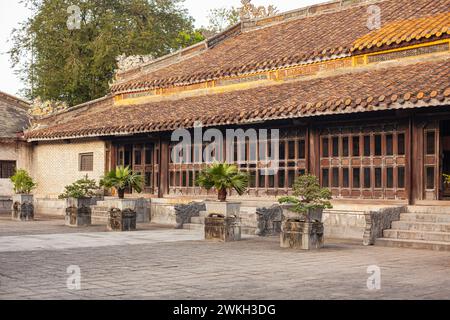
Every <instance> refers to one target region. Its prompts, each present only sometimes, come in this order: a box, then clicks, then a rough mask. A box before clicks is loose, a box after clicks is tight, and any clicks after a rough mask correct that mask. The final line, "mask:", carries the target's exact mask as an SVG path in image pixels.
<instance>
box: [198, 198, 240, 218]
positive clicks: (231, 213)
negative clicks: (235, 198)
mask: <svg viewBox="0 0 450 320" xmlns="http://www.w3.org/2000/svg"><path fill="white" fill-rule="evenodd" d="M205 205H206V211H208V213H209V214H216V215H221V216H223V217H239V215H240V212H241V203H240V202H232V201H225V202H221V201H205Z"/></svg>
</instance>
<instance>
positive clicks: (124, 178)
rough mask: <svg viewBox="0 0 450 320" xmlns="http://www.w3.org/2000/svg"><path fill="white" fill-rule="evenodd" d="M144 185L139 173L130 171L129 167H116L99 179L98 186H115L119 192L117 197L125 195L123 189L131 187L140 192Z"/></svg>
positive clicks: (121, 197)
mask: <svg viewBox="0 0 450 320" xmlns="http://www.w3.org/2000/svg"><path fill="white" fill-rule="evenodd" d="M143 185H144V179H143V178H142V176H141V175H139V174H137V173H134V172H132V171H131V169H130V167H129V166H128V167H123V166H120V167H117V168H116V170H112V171H110V172H108V173H107V174H106V176H104V177H103V178H102V179H101V180H100V186H101V187H105V188H108V189H110V188H115V189H116V190H117V193H118V194H119V198H120V199H123V198H124V197H125V190H126V189H127V188H132V189H133V190H135V191H136V192H138V193H141V192H142V188H143Z"/></svg>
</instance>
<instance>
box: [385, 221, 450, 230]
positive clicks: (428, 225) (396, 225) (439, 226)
mask: <svg viewBox="0 0 450 320" xmlns="http://www.w3.org/2000/svg"><path fill="white" fill-rule="evenodd" d="M392 229H397V230H410V231H429V232H450V223H433V222H416V221H402V220H400V221H394V222H392Z"/></svg>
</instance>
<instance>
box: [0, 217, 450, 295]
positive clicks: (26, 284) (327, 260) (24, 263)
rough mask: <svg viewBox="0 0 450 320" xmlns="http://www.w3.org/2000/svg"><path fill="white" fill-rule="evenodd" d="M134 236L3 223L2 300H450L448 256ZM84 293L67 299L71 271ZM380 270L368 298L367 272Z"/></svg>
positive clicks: (168, 233) (179, 235)
mask: <svg viewBox="0 0 450 320" xmlns="http://www.w3.org/2000/svg"><path fill="white" fill-rule="evenodd" d="M140 228H141V230H140V231H136V232H131V233H108V232H105V230H104V227H101V226H97V227H91V228H84V229H70V228H66V227H64V226H63V221H62V220H52V219H43V220H42V221H37V222H31V223H17V222H12V221H9V219H7V218H3V217H2V218H0V261H1V262H0V299H123V298H130V299H417V298H419V299H422V298H423V299H438V298H440V299H450V254H449V253H448V252H433V251H424V250H413V249H398V248H384V247H364V246H362V245H360V244H359V243H351V242H345V241H337V240H328V241H327V244H326V248H325V249H323V250H321V251H320V252H302V251H291V250H288V249H281V248H279V246H278V239H277V238H256V237H246V238H245V239H244V240H243V241H240V242H235V243H226V244H223V243H210V242H205V241H201V239H202V234H201V232H195V231H189V230H173V229H168V228H161V226H154V225H144V226H140ZM73 265H75V266H79V268H80V271H81V290H69V289H68V286H67V279H68V277H69V276H70V274H68V273H67V268H68V267H69V266H73ZM371 265H376V266H379V267H380V268H381V289H380V290H369V289H368V288H367V279H368V277H369V276H370V274H368V273H367V267H368V266H371Z"/></svg>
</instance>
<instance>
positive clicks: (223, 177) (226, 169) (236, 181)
mask: <svg viewBox="0 0 450 320" xmlns="http://www.w3.org/2000/svg"><path fill="white" fill-rule="evenodd" d="M197 185H198V186H200V187H203V188H205V189H206V190H211V189H212V188H214V189H215V190H216V191H217V195H218V201H207V202H206V211H208V213H210V214H220V215H223V216H225V217H228V216H236V217H238V216H239V211H240V203H239V202H230V201H227V196H228V190H231V189H234V190H235V191H236V192H237V193H238V194H239V195H243V194H244V193H245V191H246V189H247V186H248V175H247V174H245V173H243V172H240V171H239V169H238V167H237V166H235V165H233V164H227V163H214V164H212V165H210V166H209V167H207V168H205V169H204V170H203V171H202V172H201V173H200V175H199V177H198V179H197Z"/></svg>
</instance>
